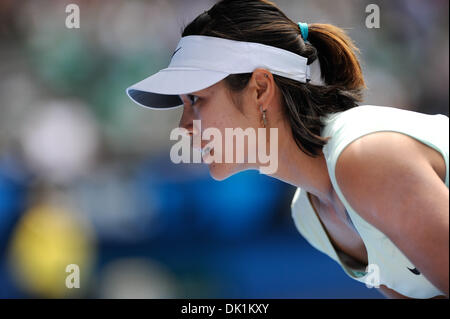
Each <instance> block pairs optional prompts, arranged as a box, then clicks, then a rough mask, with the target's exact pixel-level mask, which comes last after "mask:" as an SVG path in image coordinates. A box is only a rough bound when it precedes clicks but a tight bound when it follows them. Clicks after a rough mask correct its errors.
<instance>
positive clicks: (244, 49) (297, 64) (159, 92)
mask: <svg viewBox="0 0 450 319" xmlns="http://www.w3.org/2000/svg"><path fill="white" fill-rule="evenodd" d="M307 61H308V59H307V58H305V57H302V56H300V55H298V54H295V53H293V52H290V51H287V50H283V49H280V48H276V47H273V46H269V45H264V44H260V43H253V42H241V41H234V40H227V39H222V38H216V37H210V36H199V35H190V36H187V37H183V38H181V40H180V42H179V43H178V45H177V49H176V50H175V51H174V53H173V55H172V59H171V61H170V64H169V66H168V67H167V68H165V69H163V70H161V71H159V72H158V73H156V74H154V75H152V76H150V77H148V78H146V79H144V80H142V81H140V82H138V83H136V84H134V85H132V86H130V87H129V88H127V90H126V92H127V94H128V96H129V97H130V98H131V99H132V100H133V101H134V102H135V103H137V104H139V105H141V106H145V107H149V108H152V109H168V108H174V107H178V106H181V105H183V102H182V100H181V98H180V95H182V94H189V93H193V92H196V91H199V90H203V89H206V88H208V87H210V86H212V85H214V84H216V83H217V82H219V81H221V80H223V79H224V78H226V77H227V76H228V75H230V74H240V73H252V72H253V71H254V70H255V69H257V68H263V69H266V70H268V71H270V72H271V73H273V74H276V75H279V76H282V77H286V78H289V79H292V80H295V81H299V82H302V83H310V84H314V85H323V84H324V82H323V80H322V78H321V73H320V65H319V59H316V60H315V61H314V62H313V63H312V64H311V65H307Z"/></svg>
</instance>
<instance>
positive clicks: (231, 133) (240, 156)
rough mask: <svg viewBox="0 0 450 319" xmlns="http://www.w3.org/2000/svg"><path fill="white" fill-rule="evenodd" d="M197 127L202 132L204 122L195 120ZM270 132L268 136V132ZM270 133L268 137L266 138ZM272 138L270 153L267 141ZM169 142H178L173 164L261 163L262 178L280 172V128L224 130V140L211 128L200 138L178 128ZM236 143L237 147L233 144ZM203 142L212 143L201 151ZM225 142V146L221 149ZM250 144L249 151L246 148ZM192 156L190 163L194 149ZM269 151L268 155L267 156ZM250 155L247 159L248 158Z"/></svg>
mask: <svg viewBox="0 0 450 319" xmlns="http://www.w3.org/2000/svg"><path fill="white" fill-rule="evenodd" d="M193 125H194V127H195V128H196V129H197V130H198V131H199V132H202V130H201V121H200V120H194V121H193ZM268 131H269V132H268ZM267 133H269V134H268V135H267ZM268 137H269V150H267V138H268ZM170 140H172V141H173V140H179V141H178V142H177V143H175V144H174V145H173V146H172V148H171V150H170V159H171V160H172V162H173V163H175V164H179V163H202V162H204V163H207V164H211V163H222V161H223V159H224V162H225V163H254V164H255V163H259V164H267V165H266V166H262V165H261V166H259V171H260V173H262V174H273V173H275V172H276V171H277V169H278V128H270V129H267V128H258V129H257V130H255V129H254V128H247V129H245V130H243V129H242V128H225V139H223V136H222V132H221V131H220V130H219V129H218V128H214V127H209V128H207V129H205V130H204V131H203V132H202V133H201V135H200V134H195V135H194V136H193V138H192V145H191V137H190V136H189V134H188V131H187V130H186V129H185V128H180V127H177V128H175V129H173V130H172V132H171V133H170ZM235 140H236V143H235V142H234V141H235ZM202 141H209V142H208V143H207V144H206V145H204V146H203V147H202ZM222 141H225V143H224V144H225V145H222ZM245 141H247V148H246V147H245V144H246V143H245ZM192 148H194V149H196V150H198V151H197V152H193V154H192V160H191V149H192ZM267 151H269V152H268V153H267ZM245 154H247V156H245Z"/></svg>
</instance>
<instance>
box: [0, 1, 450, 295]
mask: <svg viewBox="0 0 450 319" xmlns="http://www.w3.org/2000/svg"><path fill="white" fill-rule="evenodd" d="M275 2H276V4H277V5H278V6H279V7H280V8H281V9H282V10H283V11H284V12H285V13H287V15H288V16H289V17H290V18H291V19H292V20H294V21H304V22H308V23H314V22H321V23H332V24H335V25H337V26H339V27H342V28H344V29H346V30H347V31H348V33H349V35H350V36H351V37H352V38H353V39H354V41H355V42H356V45H357V46H358V47H359V48H360V50H361V62H362V67H363V72H364V75H365V79H366V82H367V85H368V90H367V92H366V98H365V102H364V104H374V105H387V106H394V107H398V108H402V109H409V110H414V111H418V112H423V113H428V114H437V113H440V114H446V115H447V116H448V113H449V104H448V102H449V100H448V92H449V90H448V87H449V73H448V72H449V71H448V70H449V41H448V39H449V37H448V6H449V2H448V1H447V0H432V1H424V0H393V1H387V0H382V1H359V0H358V1H357V0H337V1H327V0H314V1H298V0H278V1H275ZM70 3H74V4H77V5H78V6H79V8H80V28H79V29H68V28H66V26H65V20H66V17H67V15H68V14H67V13H66V12H65V8H66V6H67V5H68V4H70ZM370 3H374V4H377V5H378V6H379V7H380V10H381V11H380V13H381V27H380V28H379V29H368V28H366V26H365V19H366V16H367V13H366V12H365V8H366V6H367V5H368V4H370ZM213 4H214V1H206V0H189V1H181V0H169V1H124V0H117V1H99V0H96V1H82V0H73V1H40V0H35V1H14V0H2V1H1V2H0V297H1V298H23V297H26V298H36V297H37V298H65V297H76V298H381V295H380V294H379V293H378V292H377V291H374V290H373V289H368V288H366V287H365V286H364V285H361V284H360V283H357V282H354V281H352V280H351V279H350V278H348V277H347V276H346V275H345V273H344V272H343V271H342V270H341V269H340V268H339V266H338V265H337V264H336V263H335V262H334V261H332V260H330V259H329V258H328V257H327V256H325V255H323V254H321V253H320V252H318V251H316V250H314V249H313V248H312V247H311V246H310V245H309V244H308V243H307V242H306V241H305V240H304V239H303V238H302V237H301V236H300V234H299V233H298V232H297V231H296V229H295V226H294V223H293V221H292V219H291V215H290V201H291V200H292V196H293V194H294V191H295V189H294V188H293V187H291V186H289V185H286V184H283V183H281V182H278V181H275V180H271V179H269V178H267V177H265V176H262V175H260V174H258V173H257V172H244V173H241V174H238V175H236V176H234V177H232V178H230V179H229V180H227V181H225V182H215V181H213V180H212V179H211V178H210V177H209V175H208V171H207V169H206V167H204V166H202V165H200V164H199V165H189V166H186V165H174V164H172V163H171V162H170V158H169V149H170V147H171V146H172V145H173V141H170V140H169V133H170V131H171V130H172V129H173V128H175V127H176V126H177V125H178V121H179V118H180V116H181V113H180V112H181V110H180V109H177V110H171V111H166V112H159V111H153V110H147V109H144V108H141V107H138V106H136V105H135V104H133V103H132V102H131V101H130V100H129V99H128V97H127V96H126V94H125V88H126V87H128V86H129V85H131V84H133V83H135V82H137V81H139V80H141V79H143V78H145V77H146V76H148V75H150V74H153V73H155V72H157V71H159V70H160V69H161V68H164V67H166V66H167V64H168V62H169V59H170V54H171V52H172V51H173V49H174V48H175V46H176V44H177V43H178V41H179V38H180V36H181V31H182V29H183V27H184V26H186V25H187V24H188V23H189V22H190V21H191V20H192V19H193V18H195V17H196V16H197V15H198V14H200V13H201V12H203V11H204V10H207V9H209V8H210V7H211V6H212V5H213ZM68 264H77V265H79V267H80V276H81V279H80V288H79V289H68V288H66V286H65V278H66V276H67V275H68V273H66V271H65V269H66V266H67V265H68Z"/></svg>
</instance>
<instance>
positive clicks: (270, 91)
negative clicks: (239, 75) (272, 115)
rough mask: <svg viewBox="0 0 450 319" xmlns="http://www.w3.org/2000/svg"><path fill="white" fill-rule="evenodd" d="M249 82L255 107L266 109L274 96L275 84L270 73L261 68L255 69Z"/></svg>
mask: <svg viewBox="0 0 450 319" xmlns="http://www.w3.org/2000/svg"><path fill="white" fill-rule="evenodd" d="M250 82H251V85H252V87H253V92H252V94H253V98H254V99H255V103H256V105H257V106H258V107H259V106H262V107H263V109H267V108H268V107H269V105H270V103H271V101H272V99H273V98H274V96H275V85H276V84H275V80H274V78H273V75H272V73H270V72H269V71H267V70H266V69H262V68H258V69H255V70H254V71H253V74H252V78H251V80H250Z"/></svg>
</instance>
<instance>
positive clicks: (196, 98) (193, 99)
mask: <svg viewBox="0 0 450 319" xmlns="http://www.w3.org/2000/svg"><path fill="white" fill-rule="evenodd" d="M187 97H188V98H189V101H190V102H191V105H194V104H195V103H196V102H197V101H198V99H199V97H198V96H196V95H192V94H188V95H187Z"/></svg>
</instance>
